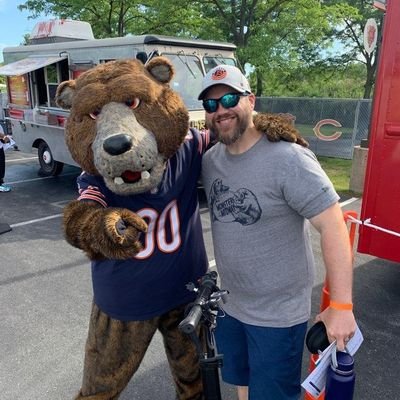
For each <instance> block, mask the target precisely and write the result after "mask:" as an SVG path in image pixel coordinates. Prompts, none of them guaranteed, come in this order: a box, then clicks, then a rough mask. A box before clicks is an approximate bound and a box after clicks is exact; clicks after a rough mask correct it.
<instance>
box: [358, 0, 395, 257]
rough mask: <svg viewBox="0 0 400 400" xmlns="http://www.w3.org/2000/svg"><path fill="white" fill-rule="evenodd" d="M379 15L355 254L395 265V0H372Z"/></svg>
mask: <svg viewBox="0 0 400 400" xmlns="http://www.w3.org/2000/svg"><path fill="white" fill-rule="evenodd" d="M375 6H376V7H378V8H380V9H381V10H382V11H383V12H385V19H384V25H383V32H382V38H383V39H382V44H381V49H380V54H379V62H378V71H377V78H376V84H375V92H374V97H373V103H372V116H371V122H370V129H369V143H368V158H367V167H366V174H365V182H364V191H363V198H362V204H361V215H360V220H361V222H362V224H361V225H360V229H359V241H358V248H357V250H358V251H359V252H361V253H366V254H371V255H373V256H376V257H379V258H384V259H388V260H391V261H395V262H400V212H399V210H400V35H399V27H398V25H399V21H400V1H398V0H387V1H384V0H379V1H378V0H375Z"/></svg>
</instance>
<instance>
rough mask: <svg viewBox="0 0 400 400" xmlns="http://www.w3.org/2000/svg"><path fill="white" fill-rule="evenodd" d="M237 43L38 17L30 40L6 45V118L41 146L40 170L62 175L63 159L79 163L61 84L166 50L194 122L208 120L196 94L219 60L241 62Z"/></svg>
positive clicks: (17, 133)
mask: <svg viewBox="0 0 400 400" xmlns="http://www.w3.org/2000/svg"><path fill="white" fill-rule="evenodd" d="M235 50H236V46H235V45H233V44H230V43H221V42H213V41H205V40H189V39H183V38H177V37H168V36H160V35H141V36H126V37H118V38H108V39H94V38H93V34H92V33H91V27H90V25H89V24H87V23H83V22H80V21H68V20H52V21H47V22H42V23H39V24H38V25H37V26H36V27H35V28H34V30H33V32H32V34H31V37H30V44H29V45H24V46H17V47H6V48H4V50H3V58H4V62H5V65H4V66H3V67H1V68H0V75H5V76H6V77H7V93H8V99H7V101H6V104H5V109H4V112H5V115H6V117H5V119H6V123H7V126H8V128H9V129H10V130H11V132H9V133H11V134H12V136H13V139H14V140H15V141H16V143H17V145H18V148H19V149H20V150H21V151H24V152H31V151H32V148H37V151H38V159H39V163H40V170H39V173H40V175H48V176H51V175H53V176H54V175H58V174H59V173H60V172H61V170H62V167H63V165H64V163H66V164H70V165H76V163H75V162H74V160H72V158H71V155H70V154H69V151H68V150H67V148H66V145H65V142H64V123H65V120H66V118H67V117H68V112H66V111H65V110H62V109H60V108H58V107H57V106H56V104H55V101H54V97H55V93H56V90H57V87H58V85H59V84H60V83H61V82H62V81H65V80H68V79H74V78H76V77H78V76H79V74H81V73H82V72H84V71H86V70H88V69H89V68H92V67H93V66H95V65H97V64H101V63H105V62H108V61H111V60H116V59H126V58H131V59H132V58H137V59H140V60H141V61H142V62H144V63H145V62H146V61H147V60H149V59H150V58H152V57H154V56H157V55H163V56H166V57H168V58H169V59H170V60H171V61H172V63H173V64H174V66H175V70H176V75H175V77H174V79H173V81H172V82H171V86H172V88H173V89H174V90H176V91H177V92H179V93H180V95H181V96H182V98H183V100H184V102H185V104H186V106H187V108H188V109H189V114H190V123H191V126H195V127H197V128H200V129H201V128H202V127H203V126H204V111H203V109H202V107H201V103H200V102H199V101H198V100H197V94H198V93H199V92H200V87H201V80H202V77H203V76H204V74H205V73H206V72H207V71H208V70H209V69H211V68H213V67H214V66H215V65H218V64H230V65H237V61H236V59H235ZM3 106H4V105H3Z"/></svg>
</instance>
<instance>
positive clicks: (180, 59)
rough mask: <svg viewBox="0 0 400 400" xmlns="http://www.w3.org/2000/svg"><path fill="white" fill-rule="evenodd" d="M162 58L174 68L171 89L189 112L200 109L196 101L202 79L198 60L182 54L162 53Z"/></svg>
mask: <svg viewBox="0 0 400 400" xmlns="http://www.w3.org/2000/svg"><path fill="white" fill-rule="evenodd" d="M163 56H165V57H168V58H169V59H170V60H171V61H172V63H173V64H174V67H175V77H174V79H173V80H172V82H171V87H172V89H174V90H175V91H176V92H178V93H179V94H180V95H181V97H182V98H183V101H184V102H185V105H186V107H187V108H188V109H189V110H197V109H202V106H201V102H200V101H199V100H197V95H198V94H199V93H200V91H201V81H202V79H203V73H202V69H201V62H200V60H199V58H197V57H196V56H193V55H187V54H185V53H184V52H181V53H177V54H166V53H164V54H163Z"/></svg>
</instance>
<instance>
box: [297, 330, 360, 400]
mask: <svg viewBox="0 0 400 400" xmlns="http://www.w3.org/2000/svg"><path fill="white" fill-rule="evenodd" d="M363 340H364V338H363V335H362V333H361V331H360V329H359V327H358V326H357V328H356V331H355V333H354V336H353V337H352V338H351V339H350V340H349V341H348V342H347V344H346V351H347V352H348V353H349V354H350V355H352V356H353V355H354V354H355V353H356V351H357V350H358V349H359V348H360V346H361V343H362V342H363ZM333 351H336V341H335V342H332V343H331V344H330V345H329V346H328V347H327V348H326V349H325V350H324V351H323V352H322V353H321V354H320V356H319V357H318V360H317V361H316V362H315V368H314V370H313V371H312V372H311V373H310V375H308V377H307V378H306V379H305V380H304V382H303V383H302V384H301V386H302V387H303V388H304V389H305V390H306V391H307V392H308V393H309V394H310V395H311V396H312V397H314V398H315V399H316V398H318V396H320V395H321V393H322V392H323V391H324V390H325V383H326V372H327V370H328V368H329V366H330V363H331V359H332V352H333Z"/></svg>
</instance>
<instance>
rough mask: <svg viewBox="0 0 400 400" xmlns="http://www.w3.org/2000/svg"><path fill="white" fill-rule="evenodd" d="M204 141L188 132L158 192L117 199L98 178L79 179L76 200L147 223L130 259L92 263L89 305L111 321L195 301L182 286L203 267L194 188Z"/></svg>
mask: <svg viewBox="0 0 400 400" xmlns="http://www.w3.org/2000/svg"><path fill="white" fill-rule="evenodd" d="M207 140H208V135H207V134H200V133H199V132H197V131H194V130H193V131H192V130H191V131H190V132H189V133H188V135H187V137H186V139H185V141H184V143H183V144H182V145H181V147H180V148H179V149H178V151H177V152H176V154H175V155H174V156H173V157H172V158H171V159H169V160H168V162H167V166H166V170H165V171H164V177H163V180H162V181H161V183H160V185H159V187H158V190H157V191H154V190H153V191H152V192H146V193H143V194H138V195H132V196H120V195H117V194H115V193H112V192H111V191H110V190H109V189H108V188H107V187H106V186H105V184H104V181H103V179H102V178H101V177H99V176H93V175H89V174H87V173H82V175H81V176H80V177H79V178H78V185H79V189H80V197H79V200H81V201H87V200H91V201H97V202H99V203H100V204H102V205H103V206H104V207H121V208H127V209H129V210H131V211H133V212H135V213H137V214H139V215H140V216H141V217H142V218H143V219H144V220H145V221H146V222H147V224H148V232H147V233H146V234H143V238H142V244H143V250H142V251H141V252H140V253H138V254H137V255H136V256H135V257H134V258H131V259H128V260H110V259H107V260H101V261H93V262H92V281H93V292H94V301H95V303H96V304H97V306H98V307H99V308H100V309H101V310H102V311H103V312H105V313H106V314H108V315H109V316H110V317H112V318H114V319H119V320H125V321H127V320H145V319H150V318H153V317H155V316H158V315H161V314H163V313H165V312H167V311H169V310H171V309H173V308H175V307H176V306H178V305H181V304H184V303H187V302H190V301H192V300H193V299H194V297H195V296H194V294H193V292H190V291H189V290H188V289H187V288H186V284H187V283H189V282H196V281H197V280H198V279H199V278H200V277H201V276H202V275H204V273H205V272H206V270H207V266H208V262H207V255H206V250H205V246H204V240H203V234H202V227H201V223H200V215H199V204H198V198H197V187H196V186H197V181H198V178H199V175H200V170H201V159H202V155H203V153H204V151H205V149H206V145H207Z"/></svg>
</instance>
